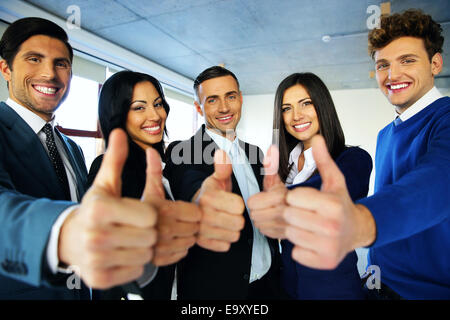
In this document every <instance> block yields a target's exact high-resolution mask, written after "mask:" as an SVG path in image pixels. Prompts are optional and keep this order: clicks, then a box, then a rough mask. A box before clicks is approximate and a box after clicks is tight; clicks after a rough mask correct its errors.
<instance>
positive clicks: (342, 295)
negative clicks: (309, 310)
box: [281, 147, 372, 300]
mask: <svg viewBox="0 0 450 320" xmlns="http://www.w3.org/2000/svg"><path fill="white" fill-rule="evenodd" d="M335 161H336V164H337V166H338V167H339V169H340V170H341V171H342V173H343V174H344V177H345V182H346V184H347V188H348V191H349V193H350V196H351V198H352V200H353V201H356V200H358V199H361V198H364V197H365V196H367V192H368V191H369V180H370V173H371V172H372V158H371V157H370V155H369V154H368V153H367V152H366V151H364V150H363V149H361V148H358V147H350V148H346V149H345V150H344V151H343V152H341V154H340V155H339V156H338V157H337V158H336V159H335ZM321 185H322V179H321V177H320V175H319V174H318V173H316V174H314V175H313V176H312V177H311V178H309V179H308V180H307V181H305V182H303V183H300V184H296V185H292V186H290V187H289V189H294V188H297V187H301V186H303V187H313V188H316V189H320V187H321ZM281 245H282V248H283V249H282V254H281V258H282V261H283V268H282V272H281V279H282V285H283V288H284V289H285V290H286V292H287V293H288V295H289V296H290V297H291V298H292V299H299V300H325V299H327V300H328V299H333V300H344V299H345V300H361V299H365V293H364V290H363V288H362V283H361V279H360V276H359V272H358V268H357V262H358V257H357V255H356V252H355V251H352V252H350V253H349V254H347V256H346V257H345V258H344V260H343V261H342V262H341V263H340V264H339V265H338V266H337V267H336V269H334V270H317V269H312V268H308V267H306V266H303V265H301V264H300V263H297V262H295V261H294V260H293V259H292V255H291V253H292V249H293V244H292V243H291V242H289V241H288V240H283V241H281Z"/></svg>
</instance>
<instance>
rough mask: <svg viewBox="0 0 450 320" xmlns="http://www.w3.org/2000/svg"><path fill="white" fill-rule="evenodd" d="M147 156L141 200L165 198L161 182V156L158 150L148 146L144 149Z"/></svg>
mask: <svg viewBox="0 0 450 320" xmlns="http://www.w3.org/2000/svg"><path fill="white" fill-rule="evenodd" d="M145 155H146V157H147V169H146V177H145V188H144V191H143V193H142V198H141V200H143V201H151V200H156V199H165V194H164V187H163V184H162V166H161V157H160V156H159V153H158V151H156V150H155V149H153V148H152V147H149V148H147V149H146V150H145Z"/></svg>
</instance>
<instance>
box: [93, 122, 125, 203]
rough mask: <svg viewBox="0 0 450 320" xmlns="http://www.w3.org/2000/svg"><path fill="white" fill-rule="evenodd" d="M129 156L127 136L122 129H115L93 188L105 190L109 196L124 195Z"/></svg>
mask: <svg viewBox="0 0 450 320" xmlns="http://www.w3.org/2000/svg"><path fill="white" fill-rule="evenodd" d="M127 156H128V142H127V135H126V133H125V132H124V131H123V130H122V129H114V130H113V131H111V134H110V135H109V143H108V148H107V149H106V152H105V154H104V156H103V160H102V164H101V166H100V169H99V171H98V173H97V176H96V177H95V180H94V183H93V186H96V187H100V188H102V189H104V190H105V191H106V192H108V193H109V194H111V195H113V196H116V197H120V196H121V194H122V170H123V166H124V164H125V161H126V160H127Z"/></svg>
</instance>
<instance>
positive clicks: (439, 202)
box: [359, 115, 450, 247]
mask: <svg viewBox="0 0 450 320" xmlns="http://www.w3.org/2000/svg"><path fill="white" fill-rule="evenodd" d="M427 147H428V151H427V152H426V153H425V154H424V155H423V156H422V158H421V159H419V161H418V163H417V166H416V167H415V168H414V169H413V170H411V171H410V172H409V173H407V174H405V175H404V176H403V177H402V178H400V179H399V180H398V181H397V182H395V183H394V184H391V185H387V186H385V187H383V188H382V189H380V190H379V191H378V192H376V193H375V194H374V195H373V196H371V197H368V198H365V199H362V200H361V201H359V203H361V204H363V205H365V206H366V207H367V208H368V209H369V210H370V212H371V213H372V215H373V217H374V219H375V223H376V226H377V235H376V240H375V242H374V243H373V244H372V246H373V247H377V246H382V245H385V244H388V243H391V242H394V241H398V240H402V239H405V238H409V237H411V236H413V235H415V234H417V233H420V232H422V231H424V230H426V229H429V228H432V227H433V226H436V225H438V224H440V223H442V222H443V221H445V220H447V219H448V218H449V217H450V210H449V208H450V197H449V195H450V116H449V115H447V116H446V117H445V119H441V121H440V122H439V124H438V125H437V126H436V127H435V128H433V132H432V135H431V138H430V139H429V141H428V146H427Z"/></svg>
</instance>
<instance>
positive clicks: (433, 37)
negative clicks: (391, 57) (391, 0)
mask: <svg viewBox="0 0 450 320" xmlns="http://www.w3.org/2000/svg"><path fill="white" fill-rule="evenodd" d="M441 33H442V28H441V25H440V24H439V23H436V22H435V21H433V19H432V18H431V16H430V15H428V14H425V13H423V12H422V11H421V10H417V9H409V10H406V11H404V12H403V13H394V14H392V15H382V16H381V21H380V28H375V29H373V30H372V31H370V32H369V55H370V57H371V58H372V59H373V58H374V55H375V51H376V50H379V49H381V48H384V47H385V46H387V45H388V44H389V43H391V42H392V41H393V40H396V39H398V38H400V37H416V38H420V39H423V41H424V44H425V49H426V51H427V53H428V58H429V59H430V61H431V58H432V57H433V56H434V55H435V54H436V53H437V52H439V53H442V45H443V43H444V37H443V36H442V35H441Z"/></svg>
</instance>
